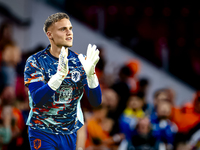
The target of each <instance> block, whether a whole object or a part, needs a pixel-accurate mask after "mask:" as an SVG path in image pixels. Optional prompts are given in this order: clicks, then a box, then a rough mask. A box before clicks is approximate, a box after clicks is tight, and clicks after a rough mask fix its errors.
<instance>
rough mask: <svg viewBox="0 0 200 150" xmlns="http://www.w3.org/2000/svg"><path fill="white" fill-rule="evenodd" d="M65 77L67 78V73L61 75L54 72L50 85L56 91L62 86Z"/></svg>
mask: <svg viewBox="0 0 200 150" xmlns="http://www.w3.org/2000/svg"><path fill="white" fill-rule="evenodd" d="M64 78H65V75H61V74H59V73H56V74H54V75H53V76H52V77H51V79H50V80H49V82H48V85H49V87H50V88H51V89H52V90H54V91H56V90H57V89H58V88H59V87H60V85H61V83H62V81H63V80H64Z"/></svg>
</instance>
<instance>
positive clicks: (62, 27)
mask: <svg viewBox="0 0 200 150" xmlns="http://www.w3.org/2000/svg"><path fill="white" fill-rule="evenodd" d="M47 36H48V38H49V39H50V41H51V43H52V44H55V45H56V46H57V47H62V46H65V47H71V46H72V44H73V32H72V24H71V22H70V20H69V19H66V18H64V19H62V20H60V21H58V22H55V23H54V24H53V25H51V26H50V27H49V29H48V31H47Z"/></svg>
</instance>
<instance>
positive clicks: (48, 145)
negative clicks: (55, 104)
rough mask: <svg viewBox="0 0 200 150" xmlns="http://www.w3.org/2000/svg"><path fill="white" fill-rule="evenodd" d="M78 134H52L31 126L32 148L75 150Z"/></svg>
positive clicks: (34, 149) (39, 149)
mask: <svg viewBox="0 0 200 150" xmlns="http://www.w3.org/2000/svg"><path fill="white" fill-rule="evenodd" d="M76 134H77V133H73V134H68V135H63V134H50V133H46V132H43V131H40V130H37V129H31V128H30V127H29V143H30V147H31V150H75V149H76Z"/></svg>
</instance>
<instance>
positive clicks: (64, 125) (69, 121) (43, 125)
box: [24, 45, 87, 134]
mask: <svg viewBox="0 0 200 150" xmlns="http://www.w3.org/2000/svg"><path fill="white" fill-rule="evenodd" d="M49 49H50V45H49V46H48V47H47V48H46V49H44V50H42V51H40V52H38V53H36V54H34V55H32V56H30V57H29V58H28V59H27V61H26V66H25V71H24V82H25V86H27V87H28V85H29V84H30V83H33V82H38V81H42V82H44V83H45V84H47V82H48V81H49V79H50V78H51V76H52V75H54V74H55V73H56V72H57V66H58V58H56V57H54V56H52V55H51V54H50V52H49ZM68 54H69V55H68V60H69V61H68V66H69V73H68V74H67V76H66V77H65V79H64V80H63V82H62V84H61V86H60V87H59V88H58V89H57V90H56V92H55V94H54V95H53V96H52V97H51V98H50V99H49V100H48V101H47V103H45V104H43V105H42V106H40V107H38V106H36V104H35V103H34V102H33V100H32V97H31V94H30V92H29V105H30V108H31V110H30V113H29V117H28V120H27V123H26V124H27V125H29V126H31V128H32V129H39V130H43V131H45V132H48V133H53V134H60V133H61V134H71V133H74V132H75V131H77V130H78V129H79V128H80V127H81V126H82V125H83V124H84V121H83V114H82V110H81V107H80V100H81V98H82V95H83V88H84V85H85V84H87V80H86V74H85V71H84V69H83V66H82V64H81V62H80V61H79V59H78V54H76V53H75V52H73V51H71V50H69V53H68Z"/></svg>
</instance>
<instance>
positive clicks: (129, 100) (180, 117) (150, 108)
mask: <svg viewBox="0 0 200 150" xmlns="http://www.w3.org/2000/svg"><path fill="white" fill-rule="evenodd" d="M12 29H13V28H12V23H11V22H9V21H4V22H2V23H1V24H0V150H10V149H15V150H18V149H20V150H21V149H26V150H29V149H30V148H29V142H28V134H27V126H26V125H25V124H26V120H27V119H28V113H29V109H30V108H29V105H28V104H29V101H28V89H27V88H25V86H24V80H23V71H24V64H25V61H26V59H27V58H28V56H30V55H31V53H34V52H37V51H39V50H42V49H43V48H42V47H39V48H37V49H35V51H33V52H30V53H26V54H25V53H22V51H21V49H20V47H19V46H18V45H17V43H16V42H15V41H14V40H13V37H12ZM97 47H98V49H99V50H100V58H101V59H100V61H99V62H98V64H97V66H96V74H97V76H98V78H99V82H100V86H101V89H102V104H101V105H100V106H98V107H92V106H91V105H90V104H89V102H88V100H87V97H86V96H85V95H84V96H83V99H82V101H81V105H82V111H83V114H84V116H85V124H84V126H83V127H82V128H81V129H80V130H79V131H78V134H77V149H78V150H83V149H84V150H197V149H200V134H199V132H200V130H199V129H200V91H196V92H195V93H194V97H191V101H190V102H188V103H186V104H184V105H183V106H179V107H178V106H176V105H175V101H176V93H175V89H172V88H162V89H157V90H156V91H154V95H152V101H153V103H150V101H151V100H148V99H147V92H148V90H149V87H150V82H151V81H149V80H148V79H146V78H139V70H140V63H139V61H138V60H134V59H132V60H129V61H127V63H125V64H123V65H122V66H121V67H120V68H119V70H118V74H117V77H116V74H115V75H112V74H111V75H108V74H105V72H104V68H105V66H106V60H105V56H104V53H105V51H104V48H102V47H101V46H97ZM105 49H106V48H105Z"/></svg>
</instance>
